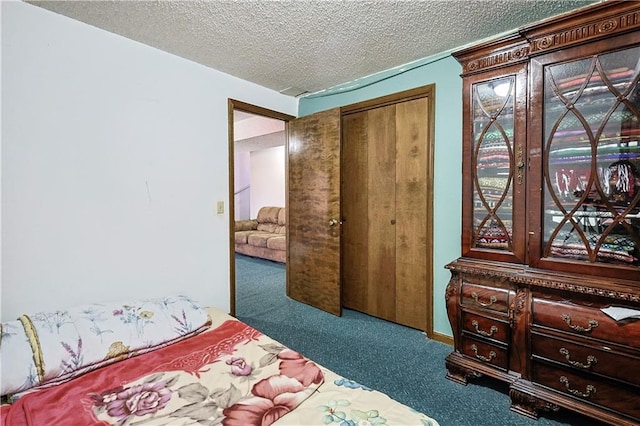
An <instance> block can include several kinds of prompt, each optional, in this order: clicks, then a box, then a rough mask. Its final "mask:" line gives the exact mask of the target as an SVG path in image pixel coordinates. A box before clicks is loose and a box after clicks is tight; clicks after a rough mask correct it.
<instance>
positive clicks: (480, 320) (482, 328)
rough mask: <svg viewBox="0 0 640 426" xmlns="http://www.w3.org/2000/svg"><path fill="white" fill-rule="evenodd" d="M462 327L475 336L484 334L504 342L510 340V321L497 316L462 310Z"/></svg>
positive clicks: (483, 335)
mask: <svg viewBox="0 0 640 426" xmlns="http://www.w3.org/2000/svg"><path fill="white" fill-rule="evenodd" d="M462 329H463V330H465V331H466V332H468V333H470V334H473V335H475V336H482V337H486V338H489V339H493V340H498V341H500V342H503V343H508V341H509V323H508V322H507V321H501V320H499V319H496V318H489V317H484V316H481V315H476V314H472V313H470V312H466V311H463V312H462Z"/></svg>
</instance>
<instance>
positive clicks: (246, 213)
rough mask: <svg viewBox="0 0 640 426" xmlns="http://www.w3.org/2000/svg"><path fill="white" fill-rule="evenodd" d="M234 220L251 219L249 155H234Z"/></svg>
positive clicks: (248, 153) (237, 153)
mask: <svg viewBox="0 0 640 426" xmlns="http://www.w3.org/2000/svg"><path fill="white" fill-rule="evenodd" d="M233 161H234V162H233V172H234V179H235V183H234V186H235V191H236V195H235V200H234V208H235V220H244V219H252V218H251V153H250V152H236V153H234V160H233Z"/></svg>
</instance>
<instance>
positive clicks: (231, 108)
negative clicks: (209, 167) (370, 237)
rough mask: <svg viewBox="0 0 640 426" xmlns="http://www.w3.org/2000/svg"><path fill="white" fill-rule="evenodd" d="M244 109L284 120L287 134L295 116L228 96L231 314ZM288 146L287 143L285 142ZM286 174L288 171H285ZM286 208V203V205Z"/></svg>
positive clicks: (234, 284)
mask: <svg viewBox="0 0 640 426" xmlns="http://www.w3.org/2000/svg"><path fill="white" fill-rule="evenodd" d="M236 110H238V111H243V112H248V113H251V114H255V115H261V116H263V117H268V118H273V119H276V120H282V121H284V131H285V135H286V133H287V128H288V122H289V120H292V119H294V118H295V117H294V116H292V115H289V114H284V113H282V112H278V111H274V110H270V109H267V108H263V107H260V106H257V105H252V104H248V103H246V102H242V101H238V100H236V99H231V98H228V101H227V127H228V134H229V141H228V143H229V148H228V150H229V151H228V152H229V160H228V163H229V176H228V179H229V195H228V198H229V204H228V205H229V209H228V212H229V213H228V214H229V224H228V226H229V314H230V315H231V316H234V317H235V316H236V249H235V231H234V230H235V212H236V208H235V140H234V139H235V138H234V120H233V117H234V112H235V111H236ZM285 146H286V144H285ZM285 174H286V173H285ZM285 208H286V205H285Z"/></svg>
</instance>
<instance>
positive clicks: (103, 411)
mask: <svg viewBox="0 0 640 426" xmlns="http://www.w3.org/2000/svg"><path fill="white" fill-rule="evenodd" d="M223 361H224V362H223ZM322 378H323V377H322V373H321V372H320V370H319V369H318V367H317V366H316V365H315V364H313V363H312V362H310V361H308V360H307V359H306V358H303V357H302V356H300V355H299V354H297V353H295V352H293V351H291V350H288V349H287V348H285V347H283V346H282V345H280V344H278V343H277V342H275V341H273V340H271V339H269V338H268V337H267V336H263V335H262V334H261V333H260V332H258V331H257V330H255V329H253V328H252V327H250V326H248V325H246V324H244V323H242V322H240V321H236V320H230V321H226V322H224V323H223V324H222V325H221V326H219V327H217V328H216V329H214V330H211V331H208V332H205V333H202V334H200V335H197V336H195V337H192V338H189V339H186V340H183V341H181V342H178V343H175V344H173V345H171V346H168V347H165V348H162V349H158V350H156V351H153V352H149V353H146V354H143V355H140V356H137V357H134V358H130V359H126V360H123V361H120V362H117V363H115V364H112V365H110V366H107V367H104V368H100V369H97V370H94V371H92V372H89V373H87V374H85V375H83V376H80V377H78V378H76V379H74V380H72V381H69V382H67V383H63V384H60V385H57V386H54V387H50V388H46V389H40V390H37V391H34V392H31V393H28V394H27V395H25V396H23V397H22V398H20V399H18V400H17V401H16V402H15V403H14V404H13V405H8V406H3V407H2V409H1V411H0V416H1V420H2V421H1V424H2V426H22V425H32V426H41V425H82V426H87V425H108V424H116V425H133V424H154V425H163V424H166V425H169V424H175V423H176V422H178V423H179V424H185V422H184V420H182V421H181V420H177V419H178V418H180V419H188V420H190V421H193V424H208V423H207V422H210V423H211V424H214V423H215V424H218V423H222V424H224V425H233V424H238V425H249V424H271V423H272V422H274V421H275V420H277V419H278V418H279V417H281V416H282V415H284V414H286V413H287V412H289V411H290V410H293V409H294V408H295V407H296V406H297V405H298V404H300V403H301V402H302V401H303V400H304V399H306V398H307V397H308V396H309V395H310V394H311V393H312V392H313V390H314V389H315V387H316V385H318V384H320V383H321V382H322ZM187 424H189V423H187Z"/></svg>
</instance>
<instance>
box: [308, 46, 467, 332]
mask: <svg viewBox="0 0 640 426" xmlns="http://www.w3.org/2000/svg"><path fill="white" fill-rule="evenodd" d="M461 72H462V67H461V66H460V65H459V64H458V62H457V61H456V60H455V59H454V58H453V57H451V56H450V55H448V54H446V55H443V56H439V57H434V58H432V59H428V58H427V59H425V60H424V61H422V62H421V65H418V66H416V67H415V68H413V69H411V70H408V71H401V69H397V70H395V71H393V70H389V71H388V72H386V74H385V75H380V77H381V78H382V80H380V81H378V82H374V81H375V76H372V77H371V78H369V82H367V79H363V80H362V81H360V82H359V83H358V84H360V85H361V86H362V87H360V88H358V89H354V90H349V91H347V90H346V89H345V90H344V91H342V92H340V93H336V94H325V95H314V96H315V97H309V98H302V99H300V102H299V105H298V116H300V117H302V116H306V115H310V114H313V113H314V112H318V111H324V110H326V109H330V108H334V107H338V106H344V105H350V104H353V103H357V102H361V101H365V100H369V99H373V98H377V97H380V96H384V95H389V94H392V93H397V92H401V91H403V90H408V89H413V88H416V87H421V86H425V85H428V84H434V83H435V86H436V96H435V101H436V111H435V158H434V163H435V164H434V166H435V169H434V218H433V220H434V235H433V237H434V241H433V252H434V259H433V260H434V271H433V279H434V282H433V288H434V297H433V302H434V303H433V324H434V331H435V332H437V333H440V334H446V335H448V336H451V327H449V321H448V320H447V312H446V308H445V302H444V291H445V288H446V285H447V283H448V281H449V277H450V274H449V271H447V270H446V269H444V266H445V265H446V264H447V263H449V262H450V261H452V260H454V259H456V258H457V257H459V256H460V232H461V214H462V206H461V199H462V79H461V78H460V73H461Z"/></svg>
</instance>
